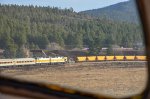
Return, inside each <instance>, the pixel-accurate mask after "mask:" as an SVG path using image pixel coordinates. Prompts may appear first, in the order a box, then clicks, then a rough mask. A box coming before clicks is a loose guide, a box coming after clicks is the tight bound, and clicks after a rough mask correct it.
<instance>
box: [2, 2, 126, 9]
mask: <svg viewBox="0 0 150 99" xmlns="http://www.w3.org/2000/svg"><path fill="white" fill-rule="evenodd" d="M124 1H128V0H0V3H1V4H18V5H37V6H50V7H60V8H62V9H64V8H70V7H72V8H73V9H74V11H76V12H79V11H85V10H91V9H97V8H102V7H106V6H109V5H112V4H116V3H119V2H124Z"/></svg>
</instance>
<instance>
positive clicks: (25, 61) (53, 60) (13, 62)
mask: <svg viewBox="0 0 150 99" xmlns="http://www.w3.org/2000/svg"><path fill="white" fill-rule="evenodd" d="M67 61H68V58H67V57H63V56H58V57H48V58H43V57H37V58H15V59H0V66H24V65H43V64H47V65H54V64H65V63H67Z"/></svg>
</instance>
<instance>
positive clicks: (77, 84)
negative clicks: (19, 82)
mask: <svg viewBox="0 0 150 99" xmlns="http://www.w3.org/2000/svg"><path fill="white" fill-rule="evenodd" d="M0 13H1V14H0V74H1V75H4V76H9V77H12V78H18V79H23V80H28V81H33V82H46V83H50V84H56V85H61V86H65V87H69V88H74V89H79V90H83V91H88V92H92V93H97V94H104V95H110V96H114V97H124V96H130V95H134V94H138V93H141V92H142V91H143V89H144V88H145V85H146V81H147V72H146V71H147V70H146V69H147V66H146V64H147V63H146V56H145V45H144V38H143V31H142V27H141V22H140V18H139V14H138V11H137V7H136V4H135V1H134V0H105V1H104V0H82V1H81V0H42V1H40V0H39V1H38V0H28V1H23V0H22V1H21V0H13V1H12V0H1V1H0Z"/></svg>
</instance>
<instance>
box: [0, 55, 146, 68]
mask: <svg viewBox="0 0 150 99" xmlns="http://www.w3.org/2000/svg"><path fill="white" fill-rule="evenodd" d="M146 60H147V57H146V56H77V57H75V58H74V59H73V60H71V61H75V62H101V61H146ZM68 62H70V59H69V58H68V57H64V56H57V57H47V58H44V57H37V58H15V59H0V66H24V65H44V64H46V65H55V64H57V65H60V64H66V63H68Z"/></svg>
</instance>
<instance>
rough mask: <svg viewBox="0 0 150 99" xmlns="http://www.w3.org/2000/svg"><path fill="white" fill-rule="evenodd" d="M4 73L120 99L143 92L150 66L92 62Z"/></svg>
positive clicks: (4, 71) (28, 68) (30, 68)
mask: <svg viewBox="0 0 150 99" xmlns="http://www.w3.org/2000/svg"><path fill="white" fill-rule="evenodd" d="M1 74H4V75H9V76H11V77H14V78H20V79H25V80H31V81H38V82H46V83H52V84H58V85H61V86H67V87H73V88H75V89H81V90H85V91H90V92H96V93H98V94H106V95H112V96H117V97H122V96H128V95H133V94H137V93H140V92H141V91H142V90H143V88H144V86H145V84H146V76H147V74H146V66H139V67H128V68H121V67H117V66H114V67H106V66H100V65H98V64H97V65H93V64H92V63H85V64H83V63H77V64H76V65H66V66H40V67H38V68H35V67H34V68H33V67H27V68H15V69H3V70H1Z"/></svg>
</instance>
